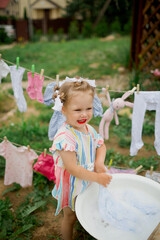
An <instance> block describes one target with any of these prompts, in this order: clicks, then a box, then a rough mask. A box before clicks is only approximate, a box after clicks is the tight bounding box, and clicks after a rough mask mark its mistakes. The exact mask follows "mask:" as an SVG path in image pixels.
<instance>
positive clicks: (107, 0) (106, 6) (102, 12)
mask: <svg viewBox="0 0 160 240" xmlns="http://www.w3.org/2000/svg"><path fill="white" fill-rule="evenodd" d="M110 2H111V0H106V2H105V4H104V5H103V7H102V9H101V10H100V12H99V14H98V17H97V18H96V21H95V22H94V23H93V28H95V27H96V26H97V24H98V23H99V21H100V20H101V19H102V17H103V16H104V13H105V11H106V10H107V8H108V7H109V4H110Z"/></svg>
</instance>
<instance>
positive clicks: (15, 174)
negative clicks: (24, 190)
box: [0, 140, 38, 187]
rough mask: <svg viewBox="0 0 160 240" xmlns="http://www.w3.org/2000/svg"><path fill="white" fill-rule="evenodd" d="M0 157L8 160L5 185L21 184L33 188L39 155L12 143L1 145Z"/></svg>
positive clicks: (2, 143) (5, 142)
mask: <svg viewBox="0 0 160 240" xmlns="http://www.w3.org/2000/svg"><path fill="white" fill-rule="evenodd" d="M0 155H1V156H3V157H4V158H5V159H6V166H5V176H4V184H5V185H10V184H12V183H14V182H15V183H19V184H20V185H21V186H22V187H29V186H32V180H33V167H32V164H33V162H34V159H36V158H38V155H37V154H36V153H35V152H34V151H33V150H32V149H30V150H28V148H27V147H25V146H22V147H15V146H14V145H13V144H12V143H11V142H9V141H8V140H7V141H5V140H4V141H3V142H1V143H0Z"/></svg>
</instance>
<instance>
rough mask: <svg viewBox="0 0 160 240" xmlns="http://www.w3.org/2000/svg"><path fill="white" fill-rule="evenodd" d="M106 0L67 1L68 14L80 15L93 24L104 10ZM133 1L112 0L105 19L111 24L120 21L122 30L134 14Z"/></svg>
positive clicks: (82, 18)
mask: <svg viewBox="0 0 160 240" xmlns="http://www.w3.org/2000/svg"><path fill="white" fill-rule="evenodd" d="M105 3H106V0H101V1H99V0H73V1H67V7H66V15H67V16H68V17H79V18H80V19H81V20H82V21H86V20H90V21H91V22H92V23H93V24H94V22H95V20H96V18H97V17H98V15H99V13H100V11H101V10H102V8H103V6H104V4H105ZM132 6H133V2H132V1H130V0H111V2H110V4H109V6H108V8H107V10H106V11H105V13H104V18H103V20H104V19H105V21H106V22H107V23H108V25H110V24H111V23H113V22H114V21H119V23H120V26H121V30H122V31H123V30H124V27H125V24H126V23H127V22H128V21H130V19H131V16H132Z"/></svg>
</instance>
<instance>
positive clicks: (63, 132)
mask: <svg viewBox="0 0 160 240" xmlns="http://www.w3.org/2000/svg"><path fill="white" fill-rule="evenodd" d="M60 136H61V137H62V138H63V137H65V136H71V137H74V135H73V133H72V131H71V130H70V129H69V128H68V124H66V123H63V125H62V126H61V127H60V128H59V129H58V131H57V133H56V135H55V137H54V138H57V137H60Z"/></svg>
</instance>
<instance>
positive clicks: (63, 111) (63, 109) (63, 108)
mask: <svg viewBox="0 0 160 240" xmlns="http://www.w3.org/2000/svg"><path fill="white" fill-rule="evenodd" d="M61 112H62V113H63V115H65V107H64V106H62V110H61Z"/></svg>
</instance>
